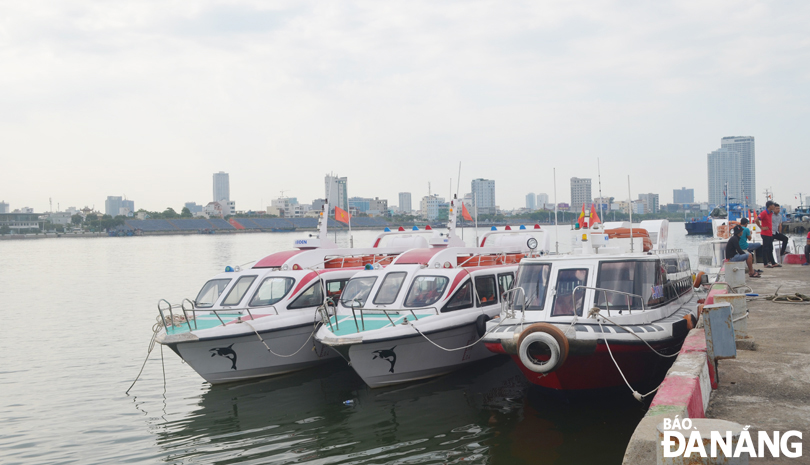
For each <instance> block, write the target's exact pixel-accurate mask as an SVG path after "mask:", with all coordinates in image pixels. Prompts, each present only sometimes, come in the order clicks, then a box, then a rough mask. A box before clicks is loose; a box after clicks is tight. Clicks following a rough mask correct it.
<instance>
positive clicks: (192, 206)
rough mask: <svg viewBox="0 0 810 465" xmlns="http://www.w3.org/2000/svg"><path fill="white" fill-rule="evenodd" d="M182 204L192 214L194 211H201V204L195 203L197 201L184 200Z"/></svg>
mask: <svg viewBox="0 0 810 465" xmlns="http://www.w3.org/2000/svg"><path fill="white" fill-rule="evenodd" d="M183 206H184V207H186V208H188V211H190V212H191V214H192V215H193V214H195V213H202V211H203V206H202V205H197V202H186V203H185V204H184V205H183Z"/></svg>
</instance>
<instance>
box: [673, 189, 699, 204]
mask: <svg viewBox="0 0 810 465" xmlns="http://www.w3.org/2000/svg"><path fill="white" fill-rule="evenodd" d="M672 203H695V190H694V189H687V188H685V187H681V188H680V189H673V190H672Z"/></svg>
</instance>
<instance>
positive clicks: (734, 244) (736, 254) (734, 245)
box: [726, 225, 760, 278]
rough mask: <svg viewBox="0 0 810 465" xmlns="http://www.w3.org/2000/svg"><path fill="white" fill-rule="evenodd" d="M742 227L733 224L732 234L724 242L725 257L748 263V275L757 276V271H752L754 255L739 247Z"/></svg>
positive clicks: (731, 260) (733, 260)
mask: <svg viewBox="0 0 810 465" xmlns="http://www.w3.org/2000/svg"><path fill="white" fill-rule="evenodd" d="M743 229H745V228H743V227H742V226H740V225H737V226H734V235H733V236H731V239H729V240H728V242H727V243H726V259H727V260H728V261H730V262H745V263H746V265H748V276H750V277H752V278H759V277H760V275H759V273H757V272H756V271H754V255H753V254H750V253H748V252H746V251H744V250H743V249H742V248H741V247H740V237H742V234H743Z"/></svg>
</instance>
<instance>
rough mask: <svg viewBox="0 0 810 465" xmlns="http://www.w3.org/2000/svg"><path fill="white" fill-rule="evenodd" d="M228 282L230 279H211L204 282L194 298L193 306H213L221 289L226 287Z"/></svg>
mask: <svg viewBox="0 0 810 465" xmlns="http://www.w3.org/2000/svg"><path fill="white" fill-rule="evenodd" d="M229 282H231V280H230V279H212V280H211V281H208V282H207V283H205V285H204V286H203V288H202V289H201V290H200V293H199V294H197V298H196V299H194V306H196V307H198V308H209V307H213V306H214V304H215V303H216V302H217V299H219V296H220V295H221V294H222V291H224V290H225V288H226V287H228V283H229Z"/></svg>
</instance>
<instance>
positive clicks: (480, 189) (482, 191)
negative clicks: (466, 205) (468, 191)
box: [472, 178, 497, 215]
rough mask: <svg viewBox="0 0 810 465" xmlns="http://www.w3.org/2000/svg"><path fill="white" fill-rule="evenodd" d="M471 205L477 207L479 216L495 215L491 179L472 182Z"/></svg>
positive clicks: (493, 191) (492, 182) (493, 183)
mask: <svg viewBox="0 0 810 465" xmlns="http://www.w3.org/2000/svg"><path fill="white" fill-rule="evenodd" d="M472 194H473V203H474V204H477V205H478V214H479V215H494V214H495V213H497V206H496V205H495V181H493V180H491V179H481V178H479V179H473V180H472Z"/></svg>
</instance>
